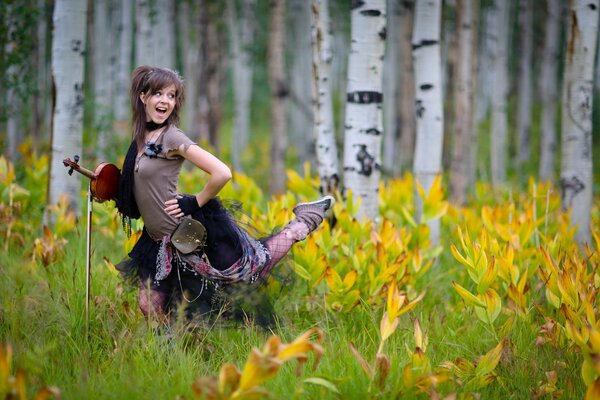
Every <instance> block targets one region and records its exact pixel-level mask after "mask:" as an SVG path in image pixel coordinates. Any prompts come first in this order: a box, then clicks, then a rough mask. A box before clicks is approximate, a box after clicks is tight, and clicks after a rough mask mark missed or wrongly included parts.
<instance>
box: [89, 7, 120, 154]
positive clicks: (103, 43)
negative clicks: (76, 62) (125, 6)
mask: <svg viewBox="0 0 600 400" xmlns="http://www.w3.org/2000/svg"><path fill="white" fill-rule="evenodd" d="M109 3H110V1H109V0H96V1H94V2H93V16H94V23H93V30H92V32H93V35H92V38H91V43H90V46H89V47H91V49H92V68H93V70H92V71H93V77H94V78H93V81H92V86H93V97H92V98H93V99H94V100H93V101H94V128H95V129H96V132H97V135H98V136H97V137H98V139H97V145H96V157H97V158H98V159H99V160H104V159H105V150H106V148H107V141H108V138H109V134H110V128H111V126H112V121H111V119H112V107H111V106H112V104H113V97H112V95H113V93H112V90H111V84H112V82H113V80H112V76H113V70H112V65H111V60H114V58H113V57H112V55H111V49H112V48H113V43H112V41H111V40H110V37H111V36H112V29H111V26H110V18H109V15H110V12H109V8H110V4H109Z"/></svg>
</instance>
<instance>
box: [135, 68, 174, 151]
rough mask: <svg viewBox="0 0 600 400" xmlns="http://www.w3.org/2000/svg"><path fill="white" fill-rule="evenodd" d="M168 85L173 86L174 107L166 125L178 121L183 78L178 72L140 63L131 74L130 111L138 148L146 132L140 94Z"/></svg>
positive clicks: (143, 107) (153, 91)
mask: <svg viewBox="0 0 600 400" xmlns="http://www.w3.org/2000/svg"><path fill="white" fill-rule="evenodd" d="M169 85H174V86H175V107H174V108H173V112H172V113H171V115H170V116H169V118H168V119H167V125H177V123H178V122H179V109H180V108H181V106H182V104H183V99H184V96H183V80H182V79H181V77H180V76H179V74H178V73H177V72H175V71H172V70H170V69H167V68H157V67H151V66H149V65H142V66H139V67H137V68H136V69H135V70H134V71H133V74H132V75H131V109H132V110H131V111H132V121H131V123H132V125H133V140H135V142H136V144H137V147H138V149H139V148H140V147H141V146H142V145H143V144H144V136H145V133H146V108H145V106H144V103H143V102H142V99H140V95H141V94H142V93H144V94H146V95H148V94H152V93H155V92H157V91H159V90H160V89H162V88H165V87H167V86H169Z"/></svg>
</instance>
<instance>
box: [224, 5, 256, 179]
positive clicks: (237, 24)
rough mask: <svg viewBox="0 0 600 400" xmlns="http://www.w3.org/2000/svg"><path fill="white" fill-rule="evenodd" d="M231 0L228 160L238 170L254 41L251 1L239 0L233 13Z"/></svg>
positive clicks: (245, 137) (246, 134)
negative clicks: (231, 93) (231, 105)
mask: <svg viewBox="0 0 600 400" xmlns="http://www.w3.org/2000/svg"><path fill="white" fill-rule="evenodd" d="M234 4H235V2H234V0H228V2H227V11H228V18H227V20H228V24H229V33H230V37H231V64H232V68H233V87H234V88H235V90H234V116H233V133H232V141H231V145H232V146H231V148H232V150H231V161H232V164H233V168H234V169H235V170H236V171H242V153H243V151H244V149H245V148H246V146H247V145H248V138H249V137H250V106H251V98H252V76H253V72H254V71H253V68H252V53H251V51H250V48H249V47H250V46H251V45H252V42H253V41H254V36H255V35H254V30H255V28H254V25H255V21H254V18H255V11H256V1H255V0H243V1H242V4H241V13H240V14H239V16H238V15H237V8H238V7H235V5H234Z"/></svg>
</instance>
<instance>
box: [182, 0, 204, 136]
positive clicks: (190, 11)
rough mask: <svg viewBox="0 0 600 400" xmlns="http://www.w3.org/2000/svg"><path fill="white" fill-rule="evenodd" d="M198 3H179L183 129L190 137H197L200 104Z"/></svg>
mask: <svg viewBox="0 0 600 400" xmlns="http://www.w3.org/2000/svg"><path fill="white" fill-rule="evenodd" d="M198 18H199V11H198V5H197V4H194V3H193V2H191V1H183V2H181V3H179V4H178V13H177V22H178V24H179V36H180V38H181V46H182V48H183V49H185V50H184V51H183V54H182V57H183V76H184V79H185V103H183V113H182V114H183V116H182V117H183V118H182V120H183V129H185V131H186V133H187V134H188V135H189V136H190V137H197V136H198V130H197V129H196V117H197V116H196V110H197V106H198V86H199V78H200V73H199V68H198V65H199V60H200V44H199V41H200V40H201V39H200V37H199V35H198V31H197V27H198V25H199V23H200V21H199V19H198Z"/></svg>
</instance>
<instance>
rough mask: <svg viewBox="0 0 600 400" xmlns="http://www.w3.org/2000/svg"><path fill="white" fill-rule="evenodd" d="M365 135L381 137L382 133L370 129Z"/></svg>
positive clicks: (375, 129)
mask: <svg viewBox="0 0 600 400" xmlns="http://www.w3.org/2000/svg"><path fill="white" fill-rule="evenodd" d="M365 133H366V134H367V135H375V136H379V135H381V131H380V130H379V129H377V128H369V129H367V130H366V131H365Z"/></svg>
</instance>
